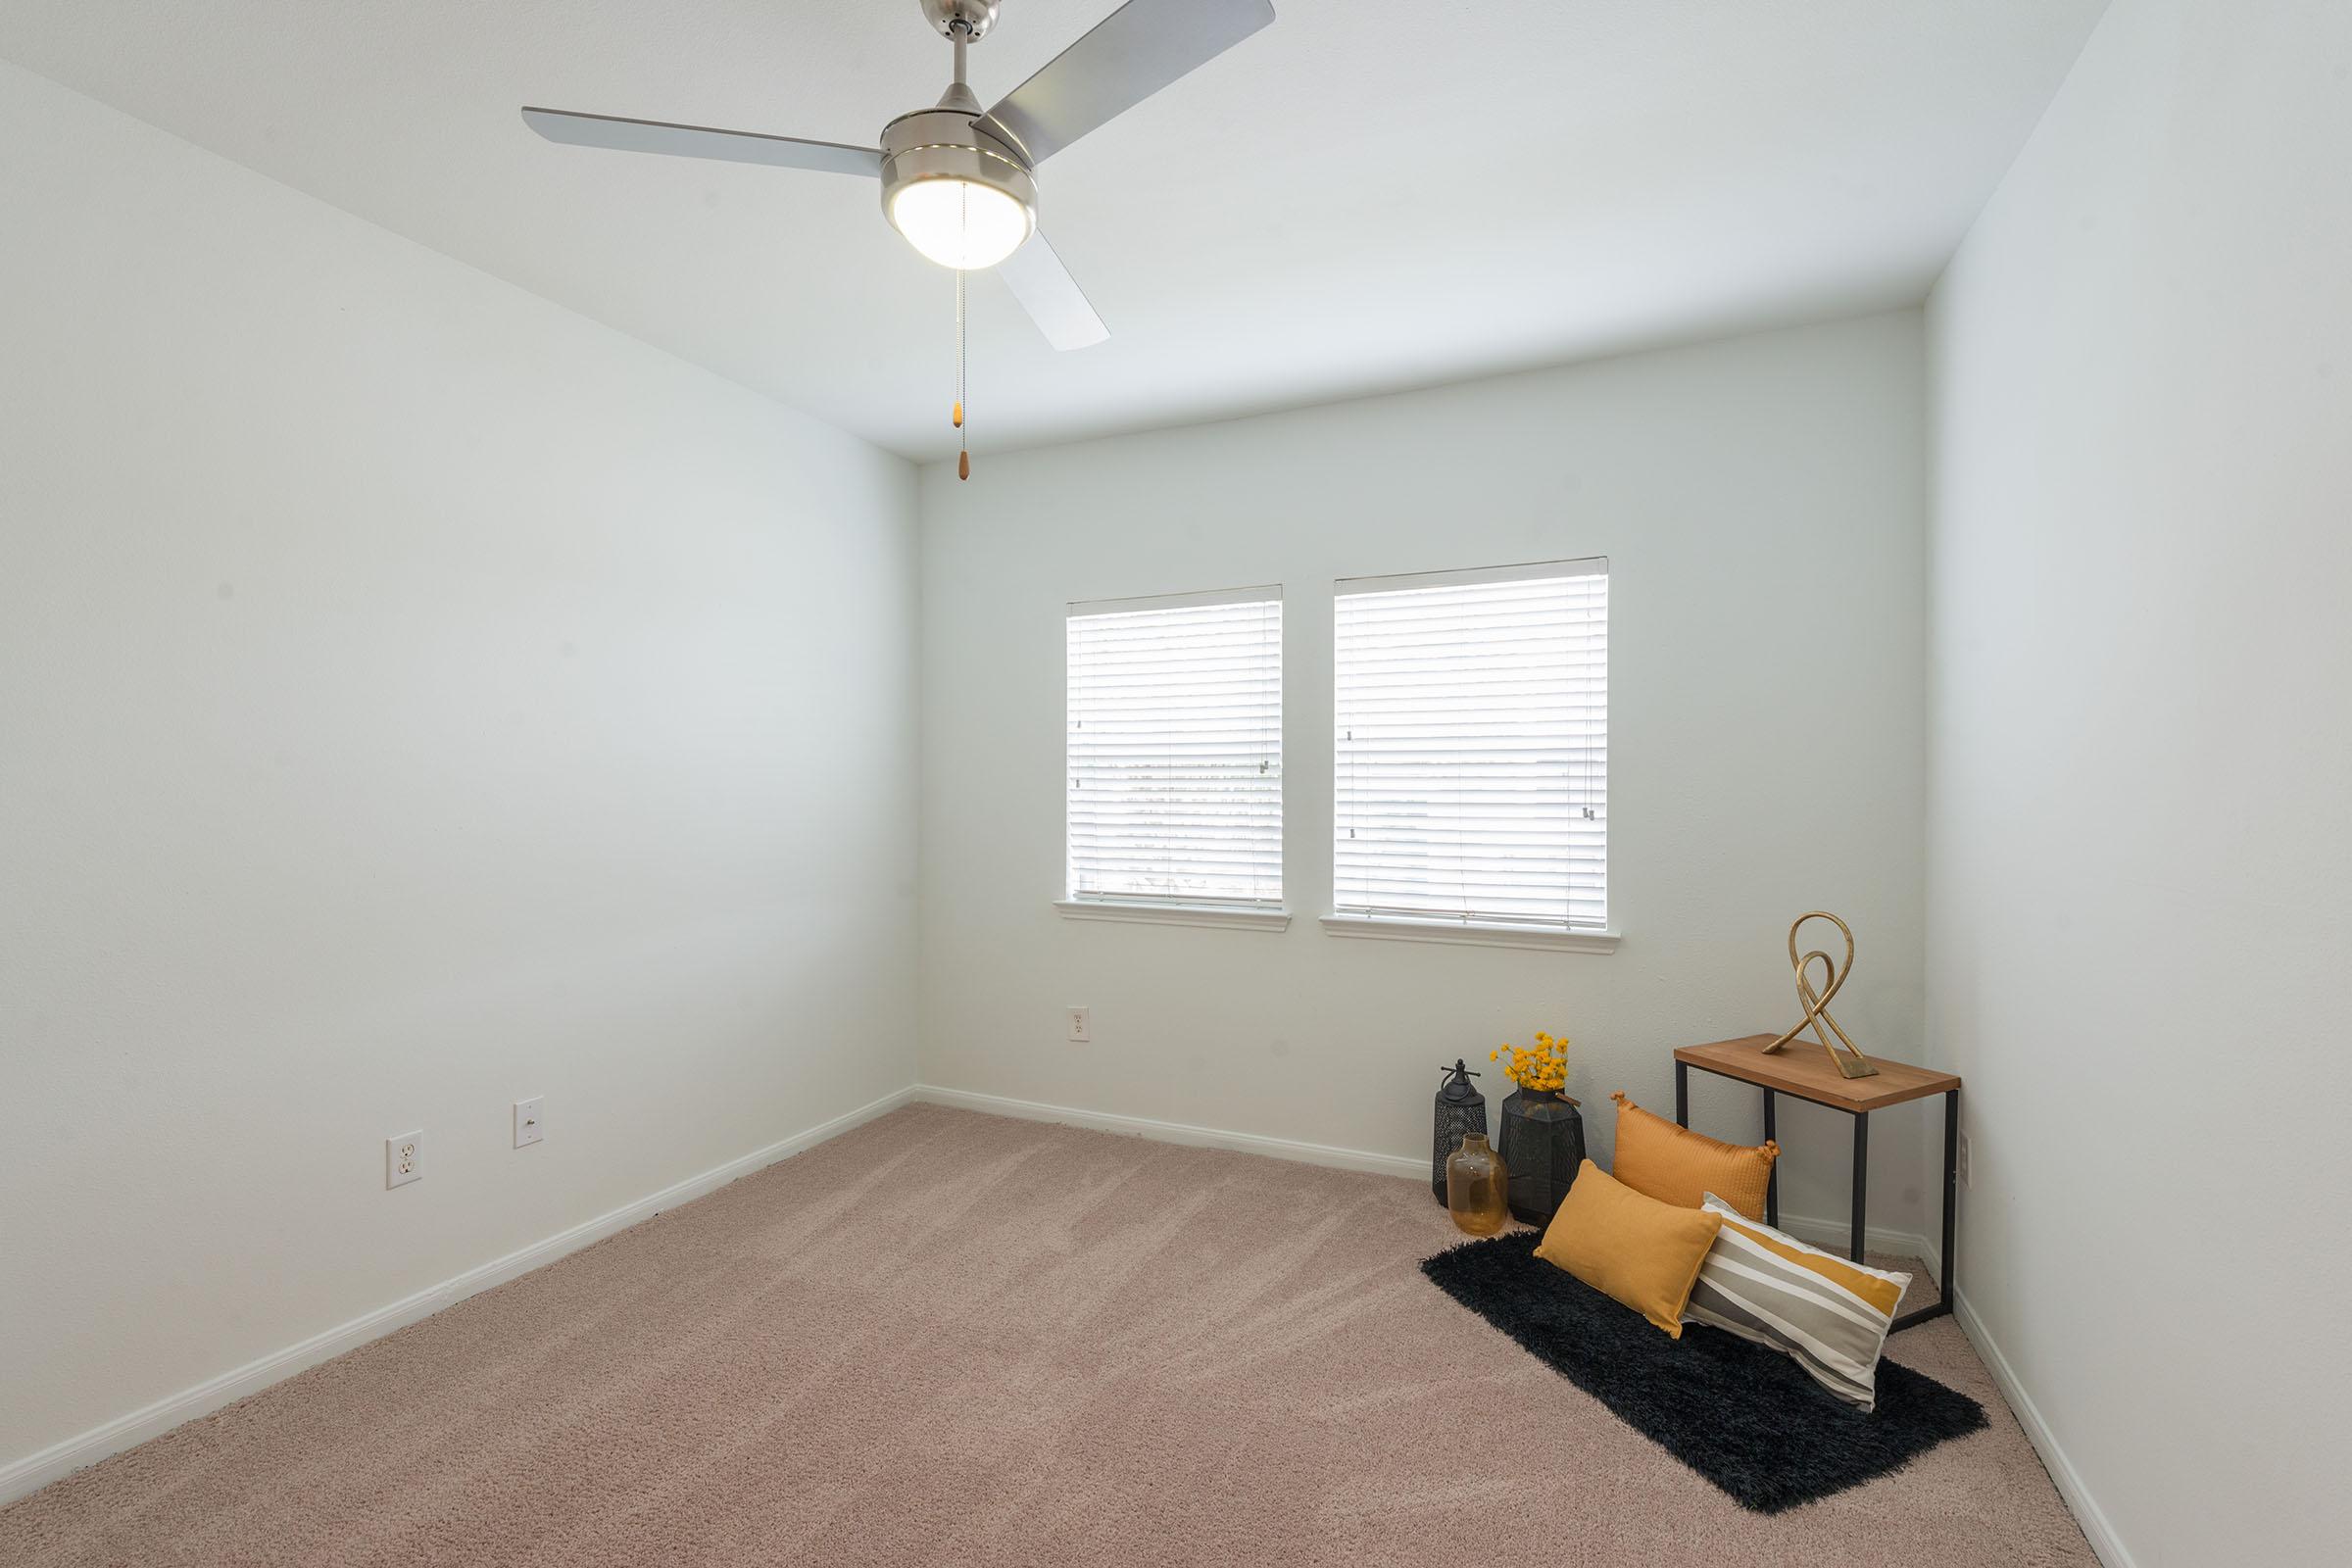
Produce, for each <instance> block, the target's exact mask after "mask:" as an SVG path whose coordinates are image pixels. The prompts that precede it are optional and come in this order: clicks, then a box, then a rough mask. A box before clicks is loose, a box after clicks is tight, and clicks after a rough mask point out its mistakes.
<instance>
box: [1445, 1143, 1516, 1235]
mask: <svg viewBox="0 0 2352 1568" xmlns="http://www.w3.org/2000/svg"><path fill="white" fill-rule="evenodd" d="M1509 1185H1510V1173H1509V1172H1508V1171H1507V1170H1506V1169H1505V1168H1504V1166H1503V1163H1502V1156H1501V1155H1500V1154H1498V1153H1496V1152H1495V1146H1494V1145H1492V1144H1490V1143H1488V1142H1487V1135H1486V1134H1485V1133H1465V1134H1463V1135H1462V1147H1461V1148H1459V1149H1457V1150H1455V1151H1454V1152H1452V1153H1451V1154H1449V1155H1447V1156H1446V1211H1447V1212H1448V1213H1450V1214H1451V1215H1452V1216H1453V1222H1454V1224H1456V1225H1458V1226H1460V1227H1461V1228H1462V1229H1463V1230H1464V1231H1466V1232H1468V1233H1469V1234H1470V1235H1472V1236H1492V1235H1494V1234H1495V1232H1496V1231H1498V1230H1500V1229H1502V1217H1503V1213H1504V1211H1505V1209H1506V1207H1507V1205H1508V1202H1509V1197H1508V1188H1509Z"/></svg>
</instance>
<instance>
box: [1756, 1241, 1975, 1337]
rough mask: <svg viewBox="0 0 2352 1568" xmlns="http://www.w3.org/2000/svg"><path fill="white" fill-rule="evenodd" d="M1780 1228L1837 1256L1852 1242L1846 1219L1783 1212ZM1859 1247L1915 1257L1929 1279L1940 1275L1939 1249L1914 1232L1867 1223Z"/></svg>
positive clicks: (1939, 1277)
mask: <svg viewBox="0 0 2352 1568" xmlns="http://www.w3.org/2000/svg"><path fill="white" fill-rule="evenodd" d="M1781 1229H1782V1230H1785V1231H1787V1232H1788V1233H1789V1235H1791V1236H1793V1237H1795V1238H1796V1239H1797V1240H1798V1241H1800V1242H1811V1243H1812V1244H1813V1245H1814V1246H1815V1247H1819V1248H1822V1249H1824V1250H1828V1251H1832V1252H1836V1253H1837V1254H1838V1256H1839V1257H1843V1256H1845V1251H1846V1249H1847V1248H1848V1247H1849V1246H1851V1245H1852V1239H1853V1231H1852V1227H1851V1225H1850V1223H1849V1222H1848V1221H1846V1220H1841V1219H1816V1218H1814V1217H1813V1216H1812V1215H1810V1214H1783V1215H1782V1216H1781ZM1862 1250H1864V1251H1866V1252H1886V1253H1888V1254H1890V1255H1892V1256H1895V1257H1912V1258H1917V1259H1918V1260H1919V1262H1920V1265H1921V1266H1922V1267H1924V1268H1925V1269H1926V1270H1927V1271H1928V1278H1929V1280H1930V1281H1931V1282H1933V1281H1936V1280H1940V1279H1942V1278H1943V1249H1942V1248H1940V1247H1938V1246H1936V1243H1935V1242H1934V1241H1932V1240H1930V1239H1929V1238H1928V1237H1925V1236H1922V1235H1920V1234H1919V1233H1918V1232H1916V1231H1897V1230H1889V1229H1887V1227H1886V1226H1884V1225H1872V1226H1868V1227H1866V1228H1865V1229H1864V1230H1863V1232H1862ZM1954 1294H1955V1295H1956V1294H1958V1293H1957V1292H1955V1293H1954ZM1892 1343H1897V1344H1899V1343H1900V1342H1899V1341H1896V1342H1892Z"/></svg>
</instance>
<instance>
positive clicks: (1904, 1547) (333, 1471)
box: [0, 1106, 2093, 1568]
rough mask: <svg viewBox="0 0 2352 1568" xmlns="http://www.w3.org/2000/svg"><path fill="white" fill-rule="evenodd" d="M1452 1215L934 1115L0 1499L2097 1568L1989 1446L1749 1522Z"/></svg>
mask: <svg viewBox="0 0 2352 1568" xmlns="http://www.w3.org/2000/svg"><path fill="white" fill-rule="evenodd" d="M1455 1239H1456V1237H1455V1233H1454V1231H1453V1229H1452V1227H1451V1226H1450V1225H1449V1224H1448V1223H1447V1222H1446V1218H1445V1215H1444V1212H1443V1211H1442V1210H1441V1209H1439V1208H1438V1206H1437V1205H1436V1204H1435V1203H1433V1202H1432V1201H1430V1196H1429V1190H1428V1188H1427V1187H1425V1186H1422V1185H1419V1184H1416V1183H1407V1182H1400V1181H1397V1180H1395V1179H1393V1178H1384V1177H1377V1176H1358V1175H1350V1174H1347V1173H1344V1172H1338V1171H1328V1170H1320V1169H1316V1168H1313V1167H1310V1166H1303V1165H1292V1164H1286V1163H1282V1162H1279V1161H1275V1160H1268V1159H1259V1158H1255V1157H1252V1156H1249V1155H1243V1154H1228V1153H1220V1152H1209V1151H1203V1150H1191V1149H1177V1148H1171V1147H1168V1146H1165V1145H1159V1144H1149V1143H1144V1142H1141V1141H1139V1140H1135V1139H1128V1138H1117V1137H1111V1136H1108V1135H1105V1134H1101V1133H1088V1132H1078V1131H1074V1130H1071V1129H1068V1128H1061V1127H1050V1126H1043V1125H1040V1124H1036V1123H1031V1122H1019V1121H1006V1120H1002V1119H999V1118H996V1117H991V1116H981V1115H975V1114H972V1113H970V1112H967V1111H956V1110H947V1109H942V1108H938V1107H934V1106H914V1107H910V1108H907V1109H905V1110H901V1111H898V1112H896V1113H894V1114H893V1115H891V1116H889V1117H887V1118H885V1119H884V1120H882V1121H879V1122H875V1123H873V1124H870V1125H868V1126H866V1127H864V1128H861V1129H859V1130H858V1131H857V1132H854V1133H851V1134H849V1135H847V1136H845V1137H843V1138H840V1139H837V1140H835V1141H834V1142H832V1143H830V1144H827V1145H825V1146H823V1147H822V1148H819V1149H816V1150H812V1151H810V1152H808V1153H806V1154H803V1155H801V1156H799V1157H798V1158H795V1159H791V1160H787V1161H785V1162H784V1163H782V1164H780V1165H776V1166H773V1167H771V1168H769V1169H768V1170H766V1171H763V1172H761V1173H760V1174H759V1175H757V1176H753V1177H749V1178H747V1179H746V1180H744V1181H741V1182H738V1183H736V1184H735V1185H734V1186H732V1187H729V1188H726V1189H725V1190H723V1191H721V1192H718V1193H715V1194H713V1195H711V1197H709V1198H706V1199H704V1200H702V1201H700V1202H696V1203H692V1204H689V1205H688V1206H686V1207H684V1208H680V1209H677V1210H674V1211H673V1212H670V1213H666V1214H663V1215H661V1216H660V1217H658V1218H656V1219H654V1220H651V1221H649V1222H647V1223H646V1224H644V1225H641V1226H639V1227H638V1228H636V1229H635V1230H632V1231H629V1232H626V1233H624V1234H622V1235H620V1236H616V1237H613V1238H612V1239H611V1240H609V1241H606V1242H604V1243H602V1244H600V1245H598V1246H596V1247H594V1248H591V1249H589V1250H586V1251H584V1252H580V1253H577V1254H575V1255H573V1256H571V1257H569V1258H566V1259H564V1261H562V1262H560V1263H557V1264H555V1265H553V1266H551V1267H549V1268H546V1269H543V1270H541V1271H540V1272H539V1273H537V1274H533V1275H531V1276H529V1277H527V1278H524V1279H520V1280H517V1281H515V1282H514V1283H512V1284H510V1285H507V1286H504V1287H502V1288H500V1289H499V1290H496V1291H493V1292H491V1293H489V1294H487V1295H484V1296H479V1297H476V1298H474V1299H471V1300H468V1301H465V1302H462V1303H460V1304H459V1305H457V1306H454V1307H451V1308H450V1309H449V1310H448V1311H445V1312H443V1313H441V1314H440V1315H438V1316H436V1317H433V1318H430V1319H428V1320H426V1321H425V1322H422V1323H419V1324H417V1325H415V1326H414V1327H411V1328H408V1329H405V1330H403V1331H402V1332H400V1333H398V1334H396V1335H393V1336H392V1337H390V1338H389V1339H385V1340H382V1341H378V1342H377V1343H375V1344H373V1345H369V1346H367V1347H365V1348H361V1349H359V1350H355V1351H353V1352H352V1353H351V1354H349V1355H346V1356H344V1357H343V1358H342V1359H340V1360H337V1361H333V1362H330V1363H328V1364H326V1365H324V1366H321V1367H318V1368H315V1369H314V1370H312V1371H310V1372H307V1373H305V1374H303V1375H302V1376H301V1377H298V1378H295V1379H293V1380H291V1381H290V1382H287V1383H283V1384H280V1385H279V1386H277V1387H276V1388H273V1389H270V1390H269V1391H268V1392H266V1393H264V1394H261V1395H258V1396H256V1397H253V1398H250V1399H247V1400H245V1401H244V1402H243V1403H241V1404H238V1405H235V1406H233V1407H231V1408H229V1409H227V1410H224V1411H221V1412H220V1413H219V1414H217V1415H214V1416H211V1417H208V1418H207V1419H205V1420H202V1421H198V1422H194V1423H191V1424H190V1425H188V1426H185V1427H182V1428H180V1429H179V1430H177V1431H175V1432H172V1433H170V1434H167V1435H166V1436H164V1437H162V1438H158V1439H157V1440H155V1441H154V1442H152V1443H149V1444H147V1445H146V1446H143V1447H140V1448H136V1449H134V1450H132V1451H130V1452H128V1453H124V1454H121V1455H118V1456H117V1457H115V1458H113V1459H110V1460H108V1461H107V1462H106V1463H104V1464H101V1465H98V1466H96V1467H94V1468H92V1469H89V1470H85V1471H82V1472H81V1473H80V1474H78V1475H75V1476H72V1477H69V1478H67V1479H66V1480H64V1481H62V1482H59V1483H58V1484H57V1485H55V1486H53V1487H51V1488H49V1489H48V1490H46V1491H44V1492H41V1493H37V1494H35V1495H32V1496H30V1497H27V1498H25V1499H24V1500H23V1501H21V1502H19V1503H17V1504H15V1505H14V1506H12V1507H10V1508H7V1509H5V1510H0V1563H7V1564H11V1565H31V1564H64V1563H73V1564H98V1563H108V1564H117V1563H123V1564H139V1565H145V1564H176V1563H191V1564H193V1563H202V1564H208V1565H219V1564H252V1563H271V1564H275V1563H319V1564H384V1565H387V1568H391V1565H399V1568H417V1565H422V1564H456V1563H482V1564H557V1563H561V1564H566V1565H585V1568H612V1565H619V1564H631V1565H639V1564H643V1565H653V1564H669V1563H731V1564H798V1563H809V1564H892V1565H898V1564H953V1565H958V1568H960V1565H970V1564H1005V1565H1012V1564H1024V1565H1027V1564H1036V1565H1068V1564H1079V1563H1086V1564H1096V1563H1100V1564H1115V1565H1133V1564H1153V1563H1204V1564H1205V1563H1217V1564H1245V1563H1281V1564H1351V1565H1361V1564H1388V1563H1415V1564H1419V1563H1450V1562H1455V1561H1462V1562H1470V1561H1481V1560H1487V1559H1488V1558H1489V1557H1490V1556H1492V1558H1493V1560H1495V1561H1500V1562H1543V1563H1546V1564H1585V1563H1590V1564H1593V1565H1600V1564H1609V1565H1612V1568H1617V1565H1629V1564H1630V1565H1637V1568H1643V1565H1657V1564H1683V1563H1691V1564H1707V1565H1728V1564H1746V1563H1773V1564H1800V1563H1801V1564H1813V1563H1843V1564H1909V1563H1918V1564H1923V1565H1926V1564H1933V1565H1936V1568H1954V1565H1964V1564H1978V1563H1982V1564H2001V1565H2004V1568H2014V1565H2017V1564H2047V1563H2090V1562H2092V1561H2093V1559H2092V1558H2091V1555H2090V1551H2089V1548H2088V1547H2087V1546H2086V1545H2085V1544H2084V1543H2083V1540H2082V1534H2081V1532H2080V1531H2078V1530H2077V1529H2076V1527H2075V1525H2074V1522H2073V1521H2072V1519H2070V1518H2069V1517H2068V1515H2067V1512H2066V1510H2065V1508H2064V1507H2063V1506H2062V1505H2061V1504H2060V1502H2059V1500H2058V1497H2057V1495H2056V1493H2055V1492H2054V1491H2053V1490H2052V1488H2051V1486H2050V1482H2049V1479H2048V1477H2047V1476H2045V1475H2044V1474H2043V1472H2042V1469H2041V1466H2040V1464H2039V1463H2038V1461H2036V1459H2035V1458H2034V1453H2033V1450H2032V1449H2031V1448H2030V1447H2029V1446H2027V1443H2026V1439H2025V1436H2024V1434H2023V1433H2021V1432H2020V1431H2019V1430H2018V1427H2017V1423H2016V1422H2015V1420H2014V1419H2012V1418H2011V1416H2010V1415H2009V1413H2008V1412H2007V1410H2006V1408H2005V1407H2003V1406H2002V1404H2001V1402H2000V1397H1999V1395H1998V1394H1997V1393H1995V1391H1994V1388H1993V1384H1992V1380H1991V1379H1990V1378H1989V1377H1988V1376H1987V1375H1986V1374H1985V1369H1984V1368H1983V1366H1981V1365H1980V1364H1979V1363H1978V1360H1977V1358H1976V1356H1975V1354H1974V1353H1973V1352H1972V1351H1971V1349H1970V1348H1969V1347H1968V1344H1967V1342H1966V1341H1965V1340H1964V1339H1963V1338H1962V1337H1961V1334H1960V1331H1959V1329H1958V1328H1957V1327H1956V1326H1954V1324H1953V1323H1952V1321H1951V1320H1950V1319H1948V1318H1945V1319H1941V1320H1938V1321H1937V1322H1935V1323H1932V1324H1928V1325H1926V1326H1924V1327H1921V1328H1918V1329H1914V1330H1911V1331H1909V1332H1907V1333H1905V1334H1903V1335H1902V1336H1900V1337H1899V1338H1898V1339H1897V1340H1896V1341H1895V1351H1894V1353H1895V1355H1896V1357H1897V1358H1898V1359H1900V1360H1903V1361H1906V1362H1908V1363H1909V1364H1910V1365H1912V1366H1914V1367H1917V1368H1919V1369H1920V1370H1921V1371H1924V1372H1927V1373H1930V1374H1932V1375H1933V1376H1935V1377H1937V1378H1940V1379H1942V1380H1943V1381H1945V1382H1947V1383H1949V1384H1951V1385H1952V1386H1953V1387H1955V1388H1958V1389H1961V1390H1963V1391H1965V1392H1966V1393H1968V1394H1971V1395H1974V1396H1975V1397H1977V1398H1979V1399H1981V1400H1983V1401H1984V1403H1985V1407H1986V1409H1987V1411H1988V1412H1990V1414H1991V1415H1992V1428H1991V1430H1990V1431H1987V1432H1984V1433H1980V1434H1978V1435H1977V1436H1974V1437H1970V1438H1965V1439H1962V1440H1960V1441H1959V1442H1956V1443H1952V1444H1947V1445H1945V1446H1943V1447H1941V1448H1938V1449H1936V1451H1935V1452H1933V1453H1931V1454H1929V1455H1927V1456H1926V1457H1925V1458H1923V1459H1922V1460H1920V1461H1919V1462H1918V1463H1916V1464H1915V1465H1913V1466H1912V1468H1911V1469H1910V1470H1908V1471H1906V1472H1904V1473H1901V1474H1898V1475H1895V1476H1891V1477H1887V1478H1885V1479H1882V1480H1880V1481H1877V1482H1873V1483H1871V1484H1870V1485H1868V1486H1865V1487H1861V1488H1858V1489H1856V1490H1854V1491H1851V1492H1847V1493H1844V1494H1841V1495H1838V1496H1836V1497H1833V1498H1831V1499H1829V1500H1827V1501H1824V1502H1821V1503H1816V1504H1814V1505H1812V1506H1810V1507H1805V1508H1800V1509H1796V1510H1794V1511H1792V1512H1790V1513H1788V1514H1784V1515H1781V1516H1779V1517H1776V1518H1763V1517H1759V1516H1757V1515H1753V1514H1749V1513H1746V1512H1744V1511H1742V1510H1741V1509H1740V1508H1739V1507H1738V1506H1736V1505H1735V1504H1733V1503H1732V1502H1731V1501H1730V1500H1729V1499H1727V1498H1726V1497H1724V1496H1723V1495H1721V1494H1720V1493H1718V1492H1716V1491H1715V1490H1714V1489H1713V1488H1712V1487H1710V1486H1709V1485H1707V1484H1706V1483H1705V1482H1703V1481H1701V1480H1699V1479H1698V1478H1697V1477H1696V1476H1694V1475H1692V1474H1691V1472H1690V1471H1688V1470H1686V1469H1684V1468H1683V1466H1682V1465H1680V1464H1679V1463H1677V1462H1676V1461H1675V1460H1674V1459H1672V1458H1670V1457H1668V1456H1667V1454H1666V1453H1665V1452H1664V1451H1663V1450H1661V1449H1659V1448H1657V1447H1654V1446H1651V1445H1650V1444H1649V1442H1648V1441H1647V1440H1645V1439H1643V1438H1642V1437H1641V1436H1639V1435H1638V1434H1636V1433H1635V1432H1634V1431H1633V1430H1632V1429H1630V1428H1628V1427H1626V1426H1625V1425H1623V1424H1622V1423H1620V1422H1619V1421H1617V1420H1616V1419H1615V1418H1614V1417H1612V1416H1611V1415H1610V1414H1609V1413H1608V1412H1607V1411H1606V1410H1604V1409H1602V1408H1601V1406H1600V1405H1599V1404H1597V1403H1595V1402H1594V1401H1593V1399H1592V1398H1590V1397H1588V1396H1586V1395H1585V1394H1583V1393H1582V1392H1580V1391H1579V1390H1577V1389H1576V1388H1575V1387H1574V1386H1573V1385H1571V1384H1570V1383H1568V1382H1567V1381H1566V1380H1565V1379H1563V1378H1560V1377H1558V1376H1556V1375H1555V1374H1553V1373H1552V1372H1550V1371H1549V1370H1547V1369H1546V1368H1544V1366H1543V1365H1542V1364H1541V1363H1539V1362H1537V1361H1536V1360H1535V1359H1534V1358H1533V1357H1531V1356H1529V1355H1528V1354H1526V1353H1525V1352H1524V1351H1522V1350H1520V1349H1519V1348H1517V1347H1515V1346H1513V1345H1512V1344H1511V1343H1510V1342H1509V1341H1508V1340H1506V1339H1504V1338H1503V1337H1502V1336H1501V1335H1500V1334H1498V1333H1496V1332H1495V1330H1493V1329H1491V1328H1489V1327H1488V1326H1487V1325H1486V1324H1485V1323H1484V1322H1482V1321H1481V1320H1479V1319H1478V1318H1476V1317H1474V1316H1472V1315H1471V1314H1470V1313H1469V1312H1467V1311H1465V1310H1464V1309H1463V1308H1461V1307H1459V1306H1456V1305H1454V1304H1453V1303H1452V1302H1451V1301H1449V1300H1447V1299H1446V1298H1445V1297H1443V1296H1441V1295H1440V1294H1439V1293H1438V1292H1437V1290H1436V1289H1435V1288H1434V1287H1432V1286H1431V1285H1430V1284H1429V1283H1428V1282H1427V1281H1426V1280H1424V1279H1423V1278H1422V1276H1421V1274H1420V1273H1419V1272H1418V1271H1417V1270H1416V1269H1415V1268H1414V1266H1413V1265H1414V1262H1415V1261H1416V1260H1417V1259H1418V1258H1420V1257H1422V1256H1423V1255H1425V1254H1427V1253H1429V1252H1432V1251H1435V1250H1438V1249H1439V1248H1441V1247H1445V1246H1447V1245H1449V1244H1450V1243H1451V1242H1453V1241H1454V1240H1455Z"/></svg>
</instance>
